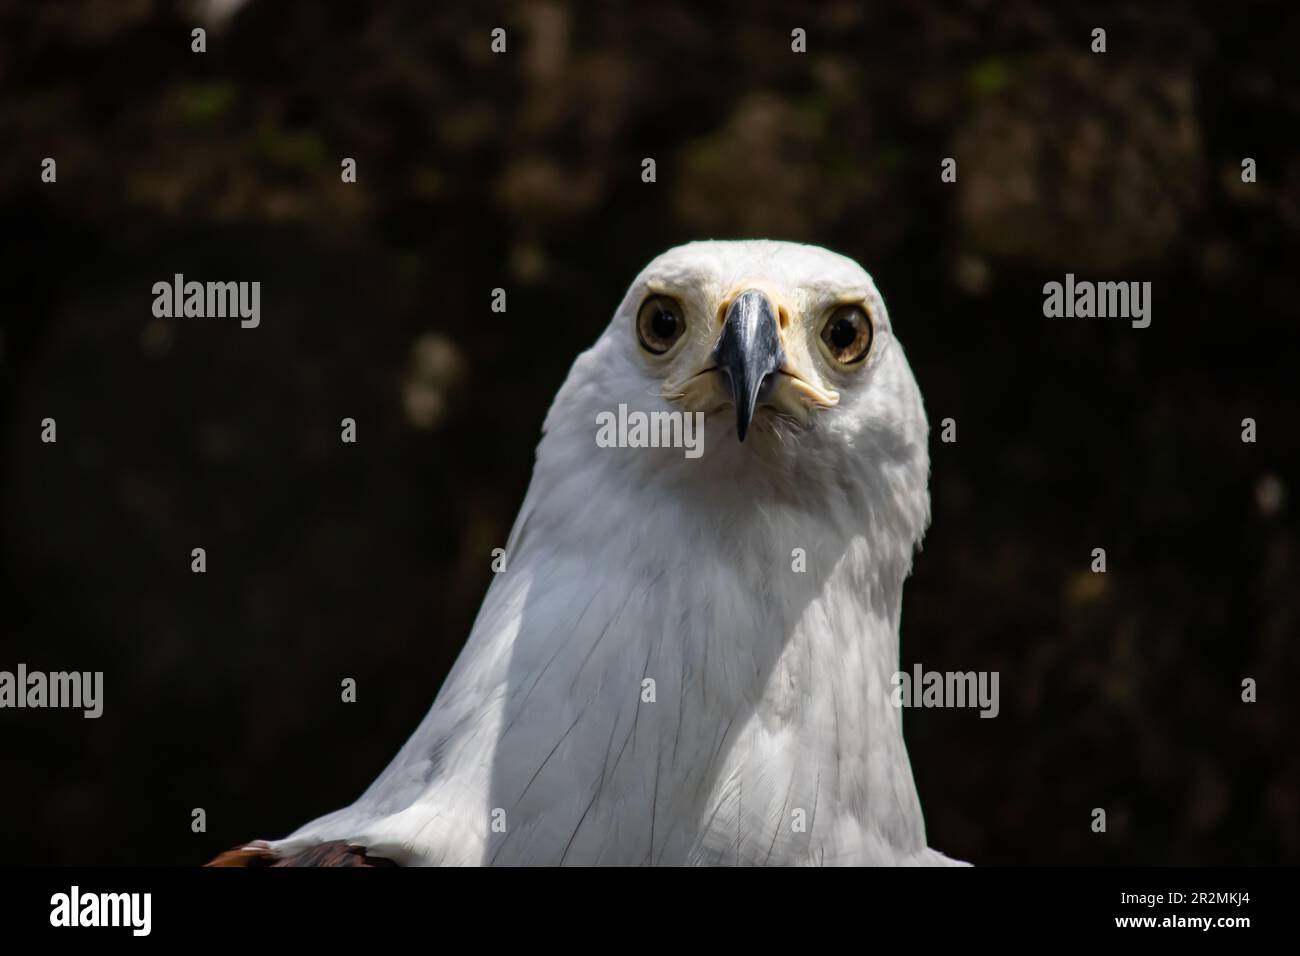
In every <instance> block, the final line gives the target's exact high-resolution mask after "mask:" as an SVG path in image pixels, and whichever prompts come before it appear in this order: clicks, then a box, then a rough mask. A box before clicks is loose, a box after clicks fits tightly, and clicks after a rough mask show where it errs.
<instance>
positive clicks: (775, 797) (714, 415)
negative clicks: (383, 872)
mask: <svg viewBox="0 0 1300 956" xmlns="http://www.w3.org/2000/svg"><path fill="white" fill-rule="evenodd" d="M624 406H626V408H623V407H624ZM620 410H621V415H622V417H623V420H626V419H627V418H628V417H630V416H632V415H634V414H636V413H642V414H643V415H644V416H645V417H646V418H647V419H648V420H649V421H651V422H661V423H665V425H666V424H667V423H669V422H676V421H677V419H678V417H679V416H691V418H690V421H691V422H695V423H698V426H699V428H698V434H697V435H696V436H695V438H696V441H697V442H698V443H699V447H698V448H697V449H696V450H695V453H693V454H688V453H684V450H683V449H682V448H681V447H673V445H674V442H673V441H671V440H666V441H662V442H659V441H656V442H645V441H641V442H628V441H623V442H610V441H608V440H606V441H604V442H600V443H598V442H597V440H596V439H597V432H598V429H599V428H600V425H599V423H601V422H606V423H607V422H608V421H609V416H610V415H611V414H615V413H620ZM652 427H653V426H652ZM661 432H662V434H663V436H665V437H666V438H667V439H672V438H673V437H674V436H678V435H681V434H690V433H691V432H690V430H689V429H681V430H676V429H671V428H667V427H665V428H663V429H661ZM928 432H929V428H928V425H927V422H926V416H925V410H924V406H923V404H922V400H921V392H920V389H919V388H918V386H917V383H916V380H915V378H914V377H913V375H912V371H911V369H910V367H909V366H908V362H907V359H906V357H905V356H904V352H903V347H902V345H901V343H900V342H899V340H898V338H897V337H896V335H895V333H894V328H893V324H892V322H891V320H890V316H889V313H888V311H887V309H886V308H885V303H884V300H883V299H882V297H881V295H880V292H879V291H878V290H877V288H876V286H875V283H874V282H873V281H872V278H871V276H870V275H868V274H867V272H866V271H865V270H864V269H863V268H862V267H861V266H859V265H858V264H857V263H856V262H854V261H853V260H851V259H849V258H846V257H844V256H842V255H838V254H836V253H833V252H830V251H828V250H826V249H823V248H820V247H817V246H812V245H803V244H797V243H790V242H778V241H769V240H748V241H701V242H692V243H689V244H686V245H682V246H678V247H676V248H673V249H671V250H669V251H667V252H665V253H663V254H662V255H660V256H658V257H657V258H655V259H654V260H652V261H651V262H650V263H649V264H648V265H647V266H646V267H645V268H644V269H643V270H642V272H641V273H640V275H638V276H637V277H636V279H635V281H633V282H632V284H631V286H630V288H629V289H628V291H627V294H626V295H625V296H624V297H623V301H622V302H621V303H620V304H619V306H618V308H617V310H615V312H614V316H613V319H612V321H611V322H610V323H609V325H608V327H607V328H606V329H605V330H604V332H603V334H601V336H600V337H599V339H598V340H597V341H596V343H595V344H594V345H593V346H592V347H591V348H589V349H588V350H587V351H586V352H584V353H582V354H581V355H580V356H578V358H577V360H576V361H575V362H574V364H573V367H572V369H571V370H570V372H569V376H568V378H567V380H566V381H565V383H564V385H563V387H561V389H560V390H559V393H558V394H557V395H556V397H555V400H554V403H553V404H552V406H551V408H550V410H549V412H548V414H547V416H546V420H545V424H544V426H543V433H542V438H541V442H540V444H539V445H538V448H537V455H536V463H535V466H534V469H533V475H532V481H531V483H530V485H529V488H528V491H527V494H526V495H525V498H524V502H523V504H522V506H521V508H520V511H519V514H518V516H517V518H516V519H515V522H514V525H513V528H512V530H511V532H510V536H509V538H508V541H507V543H506V547H505V549H504V555H502V560H501V562H500V568H499V573H497V574H495V576H494V578H493V580H492V583H491V585H490V587H489V588H488V591H487V595H486V597H485V598H484V601H483V605H482V608H481V609H480V611H479V614H478V617H477V618H476V620H475V623H474V625H473V628H472V630H471V631H470V634H469V637H468V639H467V641H466V643H465V646H464V648H463V650H462V651H461V653H460V656H459V658H458V659H457V661H456V663H455V665H454V666H453V668H452V670H451V672H450V673H449V674H448V676H447V678H446V680H445V681H444V683H443V685H442V687H441V689H440V690H439V692H438V694H437V697H436V699H435V700H434V702H433V705H432V708H431V709H430V710H429V712H428V714H427V715H426V716H425V718H424V720H423V721H422V722H421V723H420V725H419V726H418V727H417V728H416V730H415V732H414V733H413V734H412V735H411V737H410V739H409V740H408V741H407V742H406V744H405V745H404V746H403V747H402V748H401V750H400V751H399V752H398V754H397V756H396V757H395V758H394V759H393V760H392V762H391V763H390V764H389V765H388V767H387V769H385V770H384V771H383V773H382V774H380V776H379V777H378V778H377V779H376V780H375V781H374V782H373V783H372V784H371V785H370V787H369V788H368V789H367V790H366V791H365V792H364V793H363V794H362V795H361V796H360V798H359V799H357V801H356V802H355V803H353V804H352V805H351V806H348V807H345V808H343V809H341V810H337V811H335V812H333V813H330V814H328V815H326V816H323V817H321V818H319V819H317V820H315V821H313V822H310V823H308V824H306V825H305V826H303V827H301V828H300V829H298V830H297V831H296V832H294V833H292V834H290V835H289V836H287V837H285V838H283V839H278V840H259V841H255V842H252V843H248V844H245V845H243V846H241V847H239V848H238V849H235V850H232V851H230V852H228V853H225V854H222V856H220V857H218V858H217V860H215V861H213V864H212V865H248V866H300V865H329V866H382V865H399V866H407V865H540V866H559V865H618V866H623V865H626V866H638V865H661V866H680V865H740V866H750V865H752V866H763V865H772V866H776V865H953V864H954V863H955V861H953V860H952V859H950V858H949V857H947V856H945V855H944V854H942V853H940V852H938V851H936V850H933V849H931V848H929V847H928V846H927V841H926V833H925V822H924V818H923V816H922V812H921V805H920V801H919V798H918V795H917V789H916V784H915V782H914V780H913V776H912V770H911V765H910V762H909V760H908V754H907V749H906V746H905V744H904V740H903V733H902V714H901V711H900V709H899V707H898V706H896V704H895V700H894V695H893V694H892V693H891V691H892V689H893V683H892V681H893V679H894V676H895V675H896V673H897V672H898V663H899V624H900V617H901V610H902V596H903V582H904V580H905V579H906V577H907V576H908V574H909V572H910V570H911V566H912V558H913V554H914V552H915V550H916V549H917V548H918V546H919V544H920V541H921V538H922V535H923V534H924V532H925V529H926V527H927V525H928V523H929V519H930V500H929V491H928V478H929V467H930V464H929V453H928V449H927V441H928ZM620 434H622V432H621V431H620ZM606 437H607V438H608V435H607V436H606ZM678 444H680V442H678ZM687 451H689V449H687Z"/></svg>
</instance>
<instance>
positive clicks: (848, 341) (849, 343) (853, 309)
mask: <svg viewBox="0 0 1300 956" xmlns="http://www.w3.org/2000/svg"><path fill="white" fill-rule="evenodd" d="M873 336H874V330H873V329H872V327H871V318H870V317H869V316H868V315H867V313H866V311H865V310H864V309H863V308H862V306H859V305H842V306H840V307H839V308H838V309H836V310H835V311H834V312H832V313H831V314H830V316H829V317H828V318H827V319H826V324H825V325H824V326H822V341H823V342H825V343H826V348H827V349H828V350H829V351H830V353H831V356H832V357H833V358H834V359H835V361H837V362H839V363H840V364H841V365H854V364H856V363H857V362H861V361H862V360H863V359H864V358H866V357H867V353H868V352H870V351H871V339H872V338H873Z"/></svg>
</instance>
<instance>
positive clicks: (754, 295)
mask: <svg viewBox="0 0 1300 956" xmlns="http://www.w3.org/2000/svg"><path fill="white" fill-rule="evenodd" d="M713 358H714V361H715V362H716V363H717V367H718V371H720V372H722V374H723V375H725V376H726V377H727V381H728V382H729V383H730V386H731V400H732V401H733V402H734V403H735V406H736V436H737V437H738V438H739V439H740V440H741V441H742V442H743V441H744V440H745V435H746V433H748V431H749V423H750V422H751V421H752V420H753V418H754V409H755V408H757V407H758V404H759V402H760V401H763V400H764V399H765V398H766V397H767V395H768V393H769V392H770V391H771V390H772V384H773V380H774V378H775V376H776V373H777V371H778V370H779V369H780V368H781V366H782V365H784V364H785V352H784V351H783V350H782V348H781V338H780V336H779V335H778V334H777V319H776V312H775V311H774V310H773V309H772V303H771V302H770V301H769V300H768V298H767V296H766V295H764V294H763V293H762V292H759V291H758V290H757V289H747V290H745V291H744V292H742V293H741V294H740V295H739V296H737V297H736V299H735V301H734V302H732V303H731V306H730V308H728V309H727V315H726V318H725V319H724V321H723V324H722V337H721V338H720V339H718V345H717V348H716V349H715V350H714V352H713Z"/></svg>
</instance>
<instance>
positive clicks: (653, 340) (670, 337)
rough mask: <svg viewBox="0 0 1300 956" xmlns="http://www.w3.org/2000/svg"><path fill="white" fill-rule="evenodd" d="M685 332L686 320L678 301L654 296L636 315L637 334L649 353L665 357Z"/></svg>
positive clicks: (642, 345) (644, 303) (663, 296)
mask: <svg viewBox="0 0 1300 956" xmlns="http://www.w3.org/2000/svg"><path fill="white" fill-rule="evenodd" d="M685 331H686V319H685V318H684V316H683V315H682V307H681V305H679V304H678V302H677V300H676V299H670V298H669V297H668V296H666V295H652V296H650V298H648V299H646V300H645V301H644V302H642V303H641V308H640V310H639V311H638V312H637V314H636V334H637V338H639V339H640V340H641V347H642V348H644V349H645V350H646V351H647V352H653V353H654V354H655V355H663V354H664V353H665V352H667V351H668V350H669V349H670V348H672V347H673V343H674V342H676V341H677V340H678V339H679V338H681V337H682V333H683V332H685Z"/></svg>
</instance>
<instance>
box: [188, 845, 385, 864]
mask: <svg viewBox="0 0 1300 956" xmlns="http://www.w3.org/2000/svg"><path fill="white" fill-rule="evenodd" d="M204 865H205V866H256V867H262V866H366V867H380V866H397V864H396V863H394V862H393V861H392V860H387V859H384V858H383V857H382V856H369V855H367V854H366V848H365V847H363V846H354V845H352V844H349V843H345V842H343V841H342V840H331V841H330V842H329V843H320V844H317V845H316V846H313V847H308V848H307V849H305V850H300V851H298V852H297V853H291V854H289V855H288V856H277V855H276V854H275V853H274V852H272V850H271V849H270V848H268V847H256V846H244V847H239V848H238V849H235V850H227V851H226V852H225V853H222V854H220V855H219V856H218V857H217V858H216V859H214V860H213V861H212V862H211V863H207V864H204Z"/></svg>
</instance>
